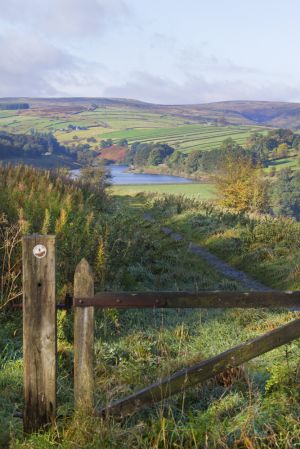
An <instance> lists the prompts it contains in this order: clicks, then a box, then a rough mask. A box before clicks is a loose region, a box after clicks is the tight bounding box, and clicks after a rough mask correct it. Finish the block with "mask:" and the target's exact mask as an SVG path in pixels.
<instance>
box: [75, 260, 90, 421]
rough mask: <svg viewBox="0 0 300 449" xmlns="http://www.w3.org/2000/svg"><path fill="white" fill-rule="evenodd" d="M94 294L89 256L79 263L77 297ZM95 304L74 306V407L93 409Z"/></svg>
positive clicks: (76, 280) (76, 272) (76, 273)
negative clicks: (92, 305)
mask: <svg viewBox="0 0 300 449" xmlns="http://www.w3.org/2000/svg"><path fill="white" fill-rule="evenodd" d="M91 296H94V277H93V273H92V270H91V267H90V265H89V264H88V262H87V261H86V259H82V260H81V262H80V263H79V264H78V265H77V267H76V271H75V276H74V298H80V297H91ZM94 310H95V309H94V307H91V306H89V307H75V319H74V396H75V407H76V408H77V409H79V408H80V409H84V410H85V411H86V412H89V413H91V412H92V411H93V409H94Z"/></svg>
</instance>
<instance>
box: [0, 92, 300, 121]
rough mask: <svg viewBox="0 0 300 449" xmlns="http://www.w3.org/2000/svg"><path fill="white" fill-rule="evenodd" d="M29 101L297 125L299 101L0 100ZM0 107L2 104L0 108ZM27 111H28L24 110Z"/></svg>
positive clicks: (46, 110) (63, 107)
mask: <svg viewBox="0 0 300 449" xmlns="http://www.w3.org/2000/svg"><path fill="white" fill-rule="evenodd" d="M3 103H5V104H13V103H15V104H18V103H19V104H21V103H29V105H30V109H31V110H34V112H37V110H38V111H39V114H42V115H46V116H47V115H49V114H53V113H55V112H60V113H61V112H65V113H68V112H69V113H73V114H76V113H80V112H83V111H85V110H87V109H90V110H91V109H92V110H93V109H94V108H97V107H98V108H99V107H118V108H120V107H124V108H130V109H136V110H140V111H143V112H146V111H148V112H150V113H159V114H167V115H171V116H175V117H180V118H184V119H186V120H190V121H193V122H196V123H197V122H200V123H202V122H214V123H215V122H219V123H223V124H229V125H264V126H272V127H281V128H291V129H300V103H287V102H273V101H223V102H215V103H206V104H189V105H160V104H153V103H146V102H142V101H138V100H131V99H123V98H97V97H93V98H87V97H76V98H2V99H0V108H1V104H3ZM1 109H2V108H1ZM27 113H29V111H27Z"/></svg>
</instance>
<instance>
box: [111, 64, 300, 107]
mask: <svg viewBox="0 0 300 449" xmlns="http://www.w3.org/2000/svg"><path fill="white" fill-rule="evenodd" d="M129 78H130V81H127V82H125V83H124V84H122V85H118V86H112V87H109V88H106V89H105V91H104V95H106V96H112V97H126V98H138V99H140V100H144V101H149V102H153V103H162V104H185V103H194V104H196V103H209V102H214V101H229V100H266V101H267V100H269V101H272V100H273V101H299V100H300V88H298V87H293V86H288V85H282V84H280V85H277V84H274V83H271V82H262V81H261V82H258V81H256V82H245V81H243V80H221V81H220V80H215V81H213V80H210V81H208V80H207V79H206V78H204V77H196V76H190V77H189V78H188V79H186V81H185V82H182V83H179V82H176V81H174V80H171V79H168V78H163V77H159V76H155V75H149V74H148V73H144V72H135V73H132V74H131V75H130V76H129Z"/></svg>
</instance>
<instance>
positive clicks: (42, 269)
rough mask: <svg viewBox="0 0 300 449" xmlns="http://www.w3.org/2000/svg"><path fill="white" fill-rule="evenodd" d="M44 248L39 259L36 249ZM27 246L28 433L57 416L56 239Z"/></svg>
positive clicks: (28, 241)
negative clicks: (39, 245)
mask: <svg viewBox="0 0 300 449" xmlns="http://www.w3.org/2000/svg"><path fill="white" fill-rule="evenodd" d="M38 244H41V245H44V246H45V247H46V249H47V254H46V256H45V257H43V258H41V259H38V258H37V257H35V256H34V255H33V248H34V247H35V246H36V245H38ZM22 246H23V354H24V355H23V360H24V399H25V404H24V414H23V419H24V430H25V432H27V433H30V432H34V431H37V430H38V429H40V428H41V427H44V426H46V425H48V424H50V423H53V422H54V420H55V414H56V304H55V237H54V236H45V235H43V236H42V235H33V236H27V237H24V238H23V239H22Z"/></svg>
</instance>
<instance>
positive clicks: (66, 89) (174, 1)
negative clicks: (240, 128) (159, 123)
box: [0, 0, 300, 104]
mask: <svg viewBox="0 0 300 449" xmlns="http://www.w3.org/2000/svg"><path fill="white" fill-rule="evenodd" d="M299 17H300V2H299V0H285V1H282V0H280V1H279V0H251V1H250V0H247V1H246V0H209V1H207V0H180V1H179V0H26V1H24V0H0V54H1V58H0V61H1V62H0V96H1V97H13V96H18V97H19V96H22V97H68V96H73V97H82V96H88V97H118V98H133V99H138V100H143V101H147V102H154V103H161V104H191V103H208V102H213V101H226V100H270V101H274V100H276V101H291V102H297V101H300V58H299V55H298V48H299V42H300V27H299Z"/></svg>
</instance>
